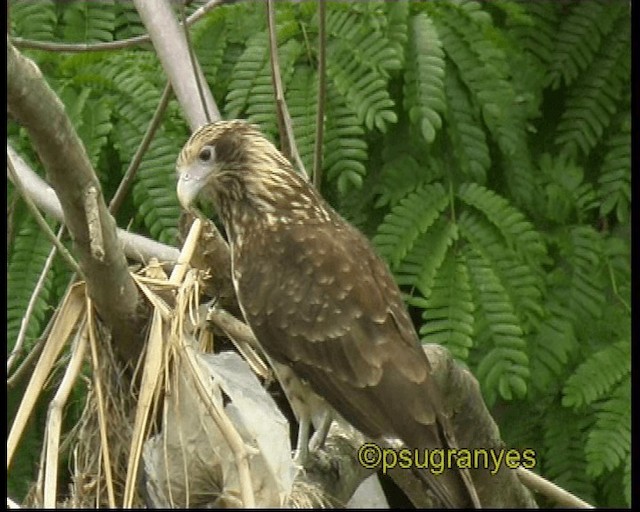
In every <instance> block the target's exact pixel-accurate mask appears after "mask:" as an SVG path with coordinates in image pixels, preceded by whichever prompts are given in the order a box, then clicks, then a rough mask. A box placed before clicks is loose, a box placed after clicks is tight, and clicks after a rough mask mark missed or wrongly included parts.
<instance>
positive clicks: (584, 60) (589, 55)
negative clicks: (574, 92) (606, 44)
mask: <svg viewBox="0 0 640 512" xmlns="http://www.w3.org/2000/svg"><path fill="white" fill-rule="evenodd" d="M625 8H626V7H625V5H624V3H623V2H620V3H617V2H614V3H609V2H602V1H593V0H589V1H586V2H576V3H574V4H572V5H571V12H570V13H569V15H568V16H564V17H563V21H562V23H561V25H560V27H559V29H558V30H557V32H556V43H555V45H556V50H555V54H554V59H553V62H552V63H551V67H550V69H549V73H548V76H547V83H548V84H550V85H551V87H552V88H553V89H557V88H558V87H559V86H560V84H561V82H562V81H564V83H565V85H571V84H572V83H573V81H574V80H575V79H576V78H577V77H578V75H579V74H580V72H581V71H584V70H585V69H586V68H587V67H588V66H589V64H590V63H591V62H592V60H593V58H594V55H595V53H596V52H597V51H598V49H599V48H600V45H601V42H602V34H607V33H608V32H609V31H611V29H612V26H613V23H614V21H615V20H616V18H617V17H618V16H619V15H620V14H621V10H622V9H625Z"/></svg>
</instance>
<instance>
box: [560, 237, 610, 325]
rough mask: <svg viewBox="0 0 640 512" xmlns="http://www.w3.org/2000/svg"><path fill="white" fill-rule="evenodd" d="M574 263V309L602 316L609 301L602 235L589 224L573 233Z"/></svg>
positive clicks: (571, 255) (586, 316)
mask: <svg viewBox="0 0 640 512" xmlns="http://www.w3.org/2000/svg"><path fill="white" fill-rule="evenodd" d="M569 243H570V249H569V250H570V253H569V254H568V259H569V261H570V262H571V263H572V265H573V273H572V276H571V288H570V290H569V293H570V296H571V299H572V302H573V304H572V305H573V308H572V309H574V311H576V312H577V313H578V314H579V315H582V317H583V318H584V319H585V320H587V319H594V318H600V317H601V316H602V306H603V303H604V301H605V296H604V293H603V281H602V277H601V264H602V259H603V252H602V251H603V250H602V239H601V236H600V235H599V234H598V233H597V232H596V231H595V230H594V229H593V228H591V227H589V226H576V227H574V228H571V229H570V232H569Z"/></svg>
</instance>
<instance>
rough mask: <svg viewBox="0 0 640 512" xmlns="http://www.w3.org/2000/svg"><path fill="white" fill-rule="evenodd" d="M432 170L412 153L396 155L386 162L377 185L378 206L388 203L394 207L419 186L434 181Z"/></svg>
mask: <svg viewBox="0 0 640 512" xmlns="http://www.w3.org/2000/svg"><path fill="white" fill-rule="evenodd" d="M430 171H431V169H428V168H426V167H425V166H421V165H420V164H419V163H418V161H417V160H416V159H415V158H414V157H413V156H411V155H408V154H406V153H402V154H398V155H394V156H393V158H392V159H391V160H388V161H386V162H385V163H384V165H383V167H382V170H381V172H380V180H379V182H378V183H377V187H376V193H377V194H379V196H378V200H377V201H376V204H375V206H376V208H380V207H382V206H385V205H387V204H388V205H389V206H391V207H393V206H395V205H396V204H398V201H400V200H401V199H402V198H403V197H406V196H407V195H408V194H409V193H411V192H413V191H414V190H415V189H416V188H417V187H418V186H420V185H422V184H426V183H429V182H430V181H432V179H433V177H434V176H433V174H432V173H431V172H430Z"/></svg>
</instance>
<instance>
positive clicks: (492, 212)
mask: <svg viewBox="0 0 640 512" xmlns="http://www.w3.org/2000/svg"><path fill="white" fill-rule="evenodd" d="M457 195H458V197H459V198H460V199H461V200H462V201H464V202H465V203H466V204H468V205H470V206H473V207H475V208H477V209H478V210H480V211H481V212H483V213H484V214H485V215H486V216H487V218H488V219H489V220H490V221H491V222H492V223H493V224H494V225H495V226H496V227H497V228H498V230H499V231H500V233H501V234H502V236H503V237H504V239H505V241H506V243H507V246H508V247H510V248H512V249H514V250H515V251H516V252H517V253H518V255H519V256H520V257H522V258H524V260H525V261H526V262H527V263H529V265H531V266H532V268H534V269H536V268H539V266H540V265H541V263H542V262H543V261H544V259H545V258H546V253H547V250H546V247H545V244H544V242H543V240H542V237H541V236H540V234H539V233H538V232H537V231H536V230H535V229H534V227H533V225H532V224H531V223H530V222H529V221H527V220H526V219H525V217H524V215H523V214H522V213H521V212H520V211H518V210H517V209H516V208H514V207H513V206H511V205H510V204H509V202H508V201H507V200H506V199H504V198H503V197H500V196H499V195H497V194H496V193H495V192H493V191H491V190H489V189H487V188H485V187H483V186H481V185H478V184H476V183H464V184H462V185H461V186H460V188H459V189H458V192H457Z"/></svg>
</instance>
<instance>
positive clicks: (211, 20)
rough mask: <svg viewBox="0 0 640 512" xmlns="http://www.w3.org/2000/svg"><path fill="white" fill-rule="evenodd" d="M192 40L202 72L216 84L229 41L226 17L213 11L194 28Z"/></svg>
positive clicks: (210, 81)
mask: <svg viewBox="0 0 640 512" xmlns="http://www.w3.org/2000/svg"><path fill="white" fill-rule="evenodd" d="M192 41H193V48H194V50H195V53H196V56H197V57H198V62H199V63H200V66H201V68H202V73H203V74H204V76H205V78H206V79H207V82H209V84H210V85H212V86H215V85H216V78H217V74H218V70H219V69H220V66H221V65H222V61H223V58H224V54H225V50H226V49H227V44H228V41H229V35H228V32H227V26H226V24H225V18H224V17H223V16H222V15H221V14H218V11H214V12H212V13H211V14H210V15H209V16H207V18H206V19H204V20H203V21H202V22H201V23H198V24H197V25H196V26H195V27H194V28H193V35H192Z"/></svg>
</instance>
